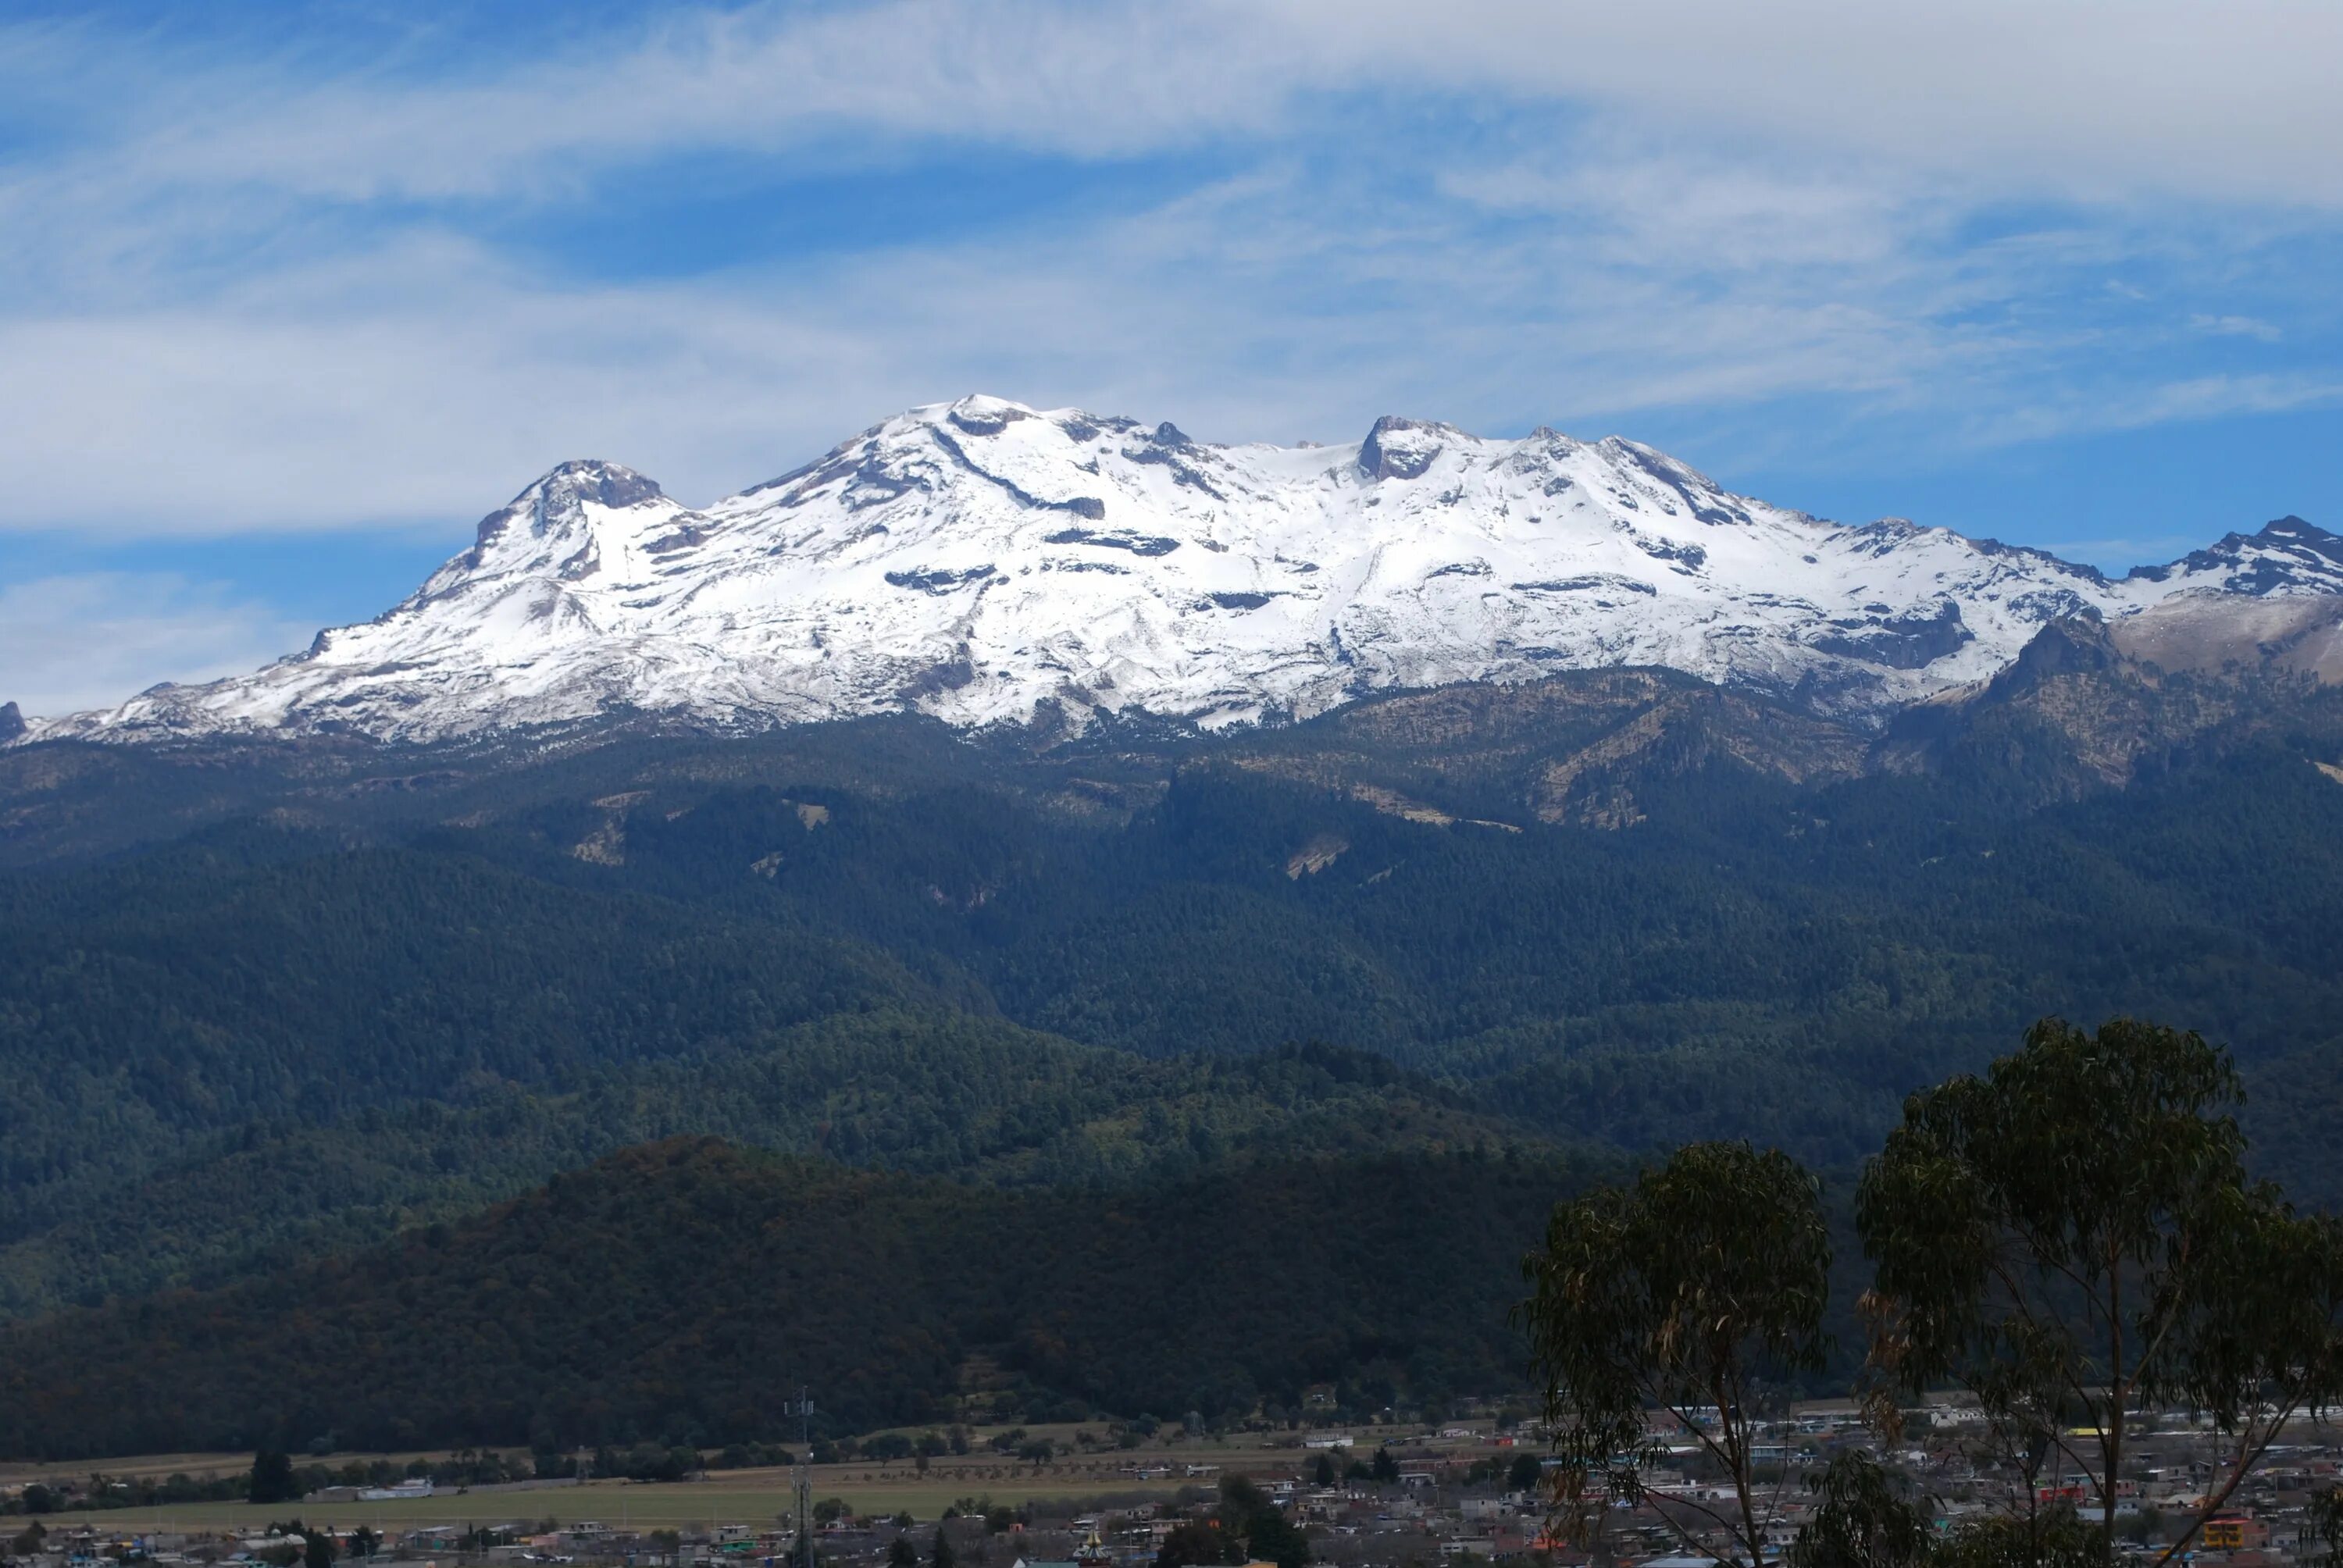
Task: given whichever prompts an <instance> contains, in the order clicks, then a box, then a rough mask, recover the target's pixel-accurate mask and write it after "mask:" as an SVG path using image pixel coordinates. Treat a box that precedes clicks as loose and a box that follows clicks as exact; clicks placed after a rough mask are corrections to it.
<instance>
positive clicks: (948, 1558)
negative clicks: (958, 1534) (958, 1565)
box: [928, 1524, 953, 1568]
mask: <svg viewBox="0 0 2343 1568" xmlns="http://www.w3.org/2000/svg"><path fill="white" fill-rule="evenodd" d="M952 1562H953V1558H952V1543H951V1533H950V1531H948V1530H946V1529H945V1528H944V1527H943V1526H942V1525H940V1524H939V1525H937V1526H936V1548H935V1551H934V1553H932V1554H931V1555H930V1557H929V1558H928V1563H929V1568H952Z"/></svg>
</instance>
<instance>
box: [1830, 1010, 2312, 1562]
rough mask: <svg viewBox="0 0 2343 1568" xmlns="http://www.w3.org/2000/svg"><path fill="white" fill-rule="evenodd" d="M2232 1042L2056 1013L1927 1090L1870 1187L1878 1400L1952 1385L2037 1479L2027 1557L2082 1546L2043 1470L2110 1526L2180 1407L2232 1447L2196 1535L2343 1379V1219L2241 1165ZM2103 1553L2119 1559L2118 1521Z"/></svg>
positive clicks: (2008, 1455) (1867, 1303) (2029, 1506)
mask: <svg viewBox="0 0 2343 1568" xmlns="http://www.w3.org/2000/svg"><path fill="white" fill-rule="evenodd" d="M2241 1100H2242V1091H2241V1089H2240V1087H2239V1084H2238V1080H2237V1071H2236V1069H2235V1067H2234V1066H2233V1065H2232V1064H2231V1062H2230V1060H2229V1059H2228V1057H2227V1053H2226V1052H2224V1051H2221V1050H2217V1049H2215V1048H2214V1047H2212V1046H2209V1045H2207V1043H2206V1042H2205V1041H2204V1040H2201V1039H2199V1038H2198V1037H2197V1036H2196V1035H2195V1034H2184V1033H2181V1032H2179V1031H2177V1030H2171V1029H2166V1028H2162V1027H2159V1026H2157V1025H2154V1024H2148V1023H2142V1022H2138V1021H2135V1020H2116V1021H2114V1022H2111V1023H2108V1024H2107V1025H2106V1026H2105V1027H2104V1028H2102V1029H2100V1030H2098V1031H2097V1033H2096V1034H2090V1033H2085V1032H2084V1031H2082V1030H2077V1029H2074V1028H2071V1027H2069V1026H2068V1025H2066V1023H2064V1022H2062V1021H2060V1020H2056V1019H2046V1020H2043V1021H2042V1022H2040V1023H2038V1024H2036V1025H2035V1027H2034V1028H2033V1029H2031V1030H2028V1031H2027V1033H2026V1041H2025V1045H2024V1048H2023V1049H2022V1050H2018V1051H2016V1053H2014V1054H2012V1055H2009V1056H2006V1057H2003V1058H2001V1059H2000V1060H1996V1062H1994V1063H1993V1064H1992V1066H1991V1067H1990V1068H1989V1069H1988V1070H1986V1072H1985V1073H1984V1074H1983V1075H1981V1076H1969V1075H1965V1076H1962V1077H1957V1078H1954V1079H1952V1080H1950V1081H1946V1083H1944V1084H1942V1085H1940V1086H1938V1087H1936V1088H1935V1089H1932V1090H1927V1091H1923V1092H1921V1093H1918V1094H1916V1095H1914V1096H1912V1097H1911V1099H1910V1100H1908V1101H1906V1104H1905V1108H1904V1119H1903V1122H1902V1124H1901V1125H1900V1126H1898V1127H1897V1128H1896V1130H1895V1131H1893V1132H1891V1133H1890V1134H1889V1136H1888V1139H1887V1141H1886V1146H1885V1149H1884V1150H1883V1151H1882V1152H1881V1153H1880V1154H1879V1155H1878V1156H1877V1157H1876V1158H1875V1159H1874V1160H1873V1161H1871V1162H1870V1164H1869V1165H1868V1166H1867V1167H1866V1168H1865V1171H1864V1174H1863V1177H1862V1179H1861V1181H1860V1182H1859V1184H1858V1187H1857V1190H1856V1194H1855V1221H1856V1229H1857V1231H1858V1232H1859V1234H1860V1235H1861V1237H1862V1241H1863V1247H1864V1251H1865V1253H1866V1254H1867V1255H1868V1257H1869V1258H1870V1259H1871V1261H1872V1262H1873V1264H1874V1265H1875V1270H1876V1274H1875V1283H1874V1287H1873V1289H1872V1290H1871V1291H1870V1292H1868V1294H1866V1296H1865V1298H1864V1302H1863V1303H1862V1306H1863V1312H1864V1315H1865V1320H1866V1322H1867V1323H1868V1326H1869V1337H1870V1346H1869V1358H1868V1359H1869V1366H1870V1369H1871V1371H1872V1372H1873V1373H1874V1374H1875V1379H1876V1382H1875V1388H1874V1393H1875V1398H1876V1404H1875V1411H1876V1412H1877V1413H1879V1414H1880V1415H1881V1416H1882V1417H1883V1419H1885V1420H1887V1421H1888V1422H1889V1423H1890V1424H1891V1427H1892V1421H1893V1410H1894V1404H1895V1402H1896V1396H1897V1395H1898V1394H1909V1393H1916V1392H1920V1391H1922V1390H1925V1389H1927V1388H1931V1387H1938V1386H1942V1385H1944V1384H1946V1383H1956V1384H1959V1385H1961V1386H1965V1387H1966V1388H1967V1389H1969V1390H1971V1391H1972V1392H1975V1394H1976V1397H1977V1399H1978V1401H1979V1402H1980V1404H1981V1405H1982V1406H1983V1410H1984V1413H1985V1415H1986V1418H1987V1422H1988V1428H1987V1429H1988V1431H1989V1432H1992V1433H1994V1434H1995V1436H1996V1442H1998V1444H1999V1446H2000V1448H2001V1450H2002V1457H2003V1458H2005V1459H2006V1461H2007V1462H2009V1463H2010V1464H2012V1465H2013V1466H2014V1467H2015V1468H2016V1470H2017V1472H2018V1473H2019V1474H2020V1476H2021V1477H2022V1479H2023V1481H2024V1483H2025V1498H2024V1506H2023V1507H2022V1508H2021V1509H2020V1510H2019V1511H2018V1513H2017V1514H2016V1515H2013V1516H2012V1518H2010V1519H2008V1520H2006V1521H2005V1522H2004V1523H2005V1525H2009V1526H2016V1525H2022V1526H2023V1527H2024V1528H2023V1530H2022V1531H2020V1532H2019V1533H2018V1534H2016V1535H2009V1534H2008V1532H2007V1531H2006V1530H2005V1532H2004V1534H2005V1536H2006V1538H2007V1539H2008V1540H2009V1541H2010V1542H2011V1543H2012V1552H2011V1553H1997V1555H2000V1556H2001V1557H2002V1559H2003V1560H2006V1559H2007V1556H2008V1555H2011V1554H2015V1555H2016V1556H2018V1557H2020V1558H2021V1559H2024V1560H2027V1561H2032V1562H2036V1563H2040V1562H2045V1561H2048V1560H2050V1559H2053V1558H2062V1557H2067V1556H2069V1555H2070V1548H2069V1547H2068V1546H2067V1545H2066V1543H2065V1533H2066V1526H2065V1524H2064V1523H2061V1522H2059V1521H2056V1520H2051V1519H2047V1518H2045V1517H2043V1516H2041V1515H2039V1514H2038V1513H2036V1504H2035V1500H2036V1497H2037V1495H2038V1488H2037V1487H2036V1484H2035V1483H2036V1480H2037V1479H2038V1470H2039V1467H2040V1466H2042V1465H2043V1464H2045V1463H2051V1462H2055V1463H2056V1466H2057V1467H2058V1470H2059V1471H2060V1472H2061V1473H2067V1474H2073V1475H2077V1476H2079V1477H2081V1478H2082V1483H2083V1484H2084V1485H2085V1486H2086V1487H2087V1490H2088V1493H2089V1495H2091V1496H2092V1497H2093V1498H2095V1499H2096V1501H2097V1504H2098V1506H2099V1508H2100V1509H2101V1510H2103V1511H2104V1512H2102V1513H2099V1515H2098V1517H2099V1518H2100V1519H2101V1520H2103V1521H2107V1522H2109V1523H2112V1521H2113V1519H2114V1517H2115V1513H2114V1510H2115V1507H2116V1498H2117V1482H2118V1480H2119V1479H2120V1478H2121V1476H2122V1473H2123V1467H2124V1462H2125V1457H2126V1455H2127V1452H2130V1446H2131V1442H2132V1438H2133V1436H2134V1433H2133V1430H2132V1429H2133V1424H2134V1421H2135V1413H2134V1412H2136V1411H2137V1410H2139V1409H2140V1408H2141V1407H2142V1406H2143V1405H2174V1406H2182V1407H2186V1408H2187V1409H2189V1410H2191V1411H2194V1412H2197V1413H2198V1414H2200V1415H2202V1416H2206V1417H2209V1418H2210V1422H2211V1424H2212V1427H2213V1430H2214V1431H2215V1432H2216V1433H2217V1438H2218V1442H2219V1458H2218V1463H2217V1470H2216V1473H2215V1474H2214V1476H2213V1478H2212V1480H2211V1482H2210V1483H2208V1485H2207V1489H2206V1493H2205V1495H2204V1497H2203V1499H2202V1501H2201V1503H2200V1505H2199V1506H2198V1507H2197V1510H2196V1511H2195V1513H2194V1514H2193V1516H2192V1517H2190V1518H2189V1520H2188V1522H2187V1525H2186V1526H2185V1528H2184V1530H2183V1531H2182V1533H2180V1535H2179V1538H2178V1539H2177V1541H2175V1542H2173V1543H2171V1544H2170V1545H2169V1546H2168V1547H2167V1549H2166V1550H2165V1551H2164V1553H2163V1554H2162V1556H2161V1557H2160V1558H2158V1559H2156V1560H2155V1561H2156V1562H2157V1563H2163V1562H2168V1561H2170V1560H2171V1559H2172V1558H2173V1557H2175V1556H2176V1555H2177V1553H2180V1552H2181V1551H2183V1550H2184V1549H2185V1548H2187V1546H2188V1545H2189V1543H2191V1542H2192V1541H2193V1540H2194V1539H2195V1538H2196V1535H2197V1532H2198V1531H2199V1530H2200V1529H2201V1528H2202V1526H2203V1523H2204V1521H2205V1520H2206V1519H2207V1517H2209V1516H2210V1515H2211V1514H2212V1513H2215V1512H2216V1511H2217V1510H2218V1509H2219V1508H2221V1507H2222V1506H2223V1505H2224V1504H2225V1503H2227V1501H2228V1499H2229V1497H2230V1495H2231V1494H2232V1493H2234V1492H2235V1491H2236V1490H2237V1486H2238V1484H2239V1483H2241V1482H2242V1481H2243V1480H2244V1479H2245V1477H2246V1475H2247V1473H2248V1472H2249V1471H2250V1470H2251V1469H2252V1467H2253V1465H2254V1464H2255V1462H2257V1461H2258V1460H2259V1459H2260V1457H2261V1456H2262V1454H2263V1452H2265V1451H2266V1450H2267V1449H2268V1446H2269V1444H2270V1442H2272V1440H2273V1439H2275V1438H2276V1437H2277V1436H2278V1432H2279V1431H2280V1429H2281V1428H2283V1427H2284V1426H2285V1425H2286V1424H2287V1423H2288V1422H2289V1421H2292V1420H2294V1419H2296V1418H2298V1417H2299V1416H2301V1415H2303V1414H2306V1413H2312V1412H2318V1410H2319V1409H2321V1408H2322V1407H2323V1406H2324V1405H2325V1404H2326V1403H2327V1402H2329V1401H2330V1400H2332V1399H2333V1398H2334V1397H2335V1395H2336V1394H2337V1392H2338V1390H2343V1333H2338V1309H2343V1231H2338V1226H2337V1224H2336V1222H2335V1221H2333V1220H2332V1219H2330V1218H2328V1217H2326V1216H2306V1215H2299V1214H2297V1213H2296V1212H2295V1211H2293V1209H2292V1208H2291V1207H2290V1206H2289V1205H2288V1203H2287V1202H2286V1201H2285V1199H2284V1198H2283V1196H2282V1195H2281V1194H2280V1193H2279V1192H2278V1190H2277V1189H2276V1188H2275V1187H2273V1186H2271V1185H2270V1184H2268V1183H2267V1182H2262V1181H2253V1180H2251V1179H2249V1178H2248V1177H2247V1174H2246V1171H2245V1167H2244V1162H2243V1156H2244V1151H2245V1139H2244V1136H2243V1134H2242V1133H2241V1132H2240V1131H2239V1130H2238V1127H2237V1117H2236V1114H2235V1112H2236V1108H2237V1105H2238V1104H2239V1103H2240V1102H2241ZM2091 1549H2092V1554H2093V1555H2094V1556H2095V1557H2096V1558H2097V1560H2099V1561H2102V1562H2106V1563H2112V1562H2113V1561H2114V1554H2115V1542H2114V1538H2113V1531H2112V1530H2111V1529H2099V1530H2097V1531H2096V1532H2094V1533H2093V1539H2092V1542H2091Z"/></svg>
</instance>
